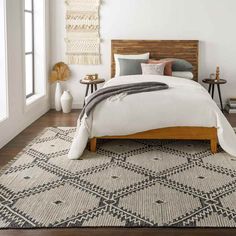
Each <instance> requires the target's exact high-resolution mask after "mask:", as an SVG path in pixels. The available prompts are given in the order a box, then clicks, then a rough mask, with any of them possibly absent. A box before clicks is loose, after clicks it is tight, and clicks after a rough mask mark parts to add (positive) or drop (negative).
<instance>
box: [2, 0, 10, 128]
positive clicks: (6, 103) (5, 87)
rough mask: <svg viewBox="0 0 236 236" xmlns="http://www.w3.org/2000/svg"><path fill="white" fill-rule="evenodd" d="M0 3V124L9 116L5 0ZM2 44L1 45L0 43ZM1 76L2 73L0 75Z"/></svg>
mask: <svg viewBox="0 0 236 236" xmlns="http://www.w3.org/2000/svg"><path fill="white" fill-rule="evenodd" d="M0 1H1V2H0V4H1V5H2V7H3V9H2V12H0V15H1V16H2V17H3V25H2V27H3V32H0V33H1V34H2V33H3V37H4V39H3V41H4V45H3V48H4V51H3V77H2V78H1V79H2V80H3V83H4V85H3V89H4V92H3V93H4V97H5V98H3V99H4V100H5V101H4V103H5V114H4V116H3V117H2V118H1V117H0V124H1V123H3V122H4V121H5V120H7V119H8V118H9V97H8V57H7V24H6V0H0ZM1 46H2V45H1ZM1 76H2V75H1ZM0 99H1V98H0Z"/></svg>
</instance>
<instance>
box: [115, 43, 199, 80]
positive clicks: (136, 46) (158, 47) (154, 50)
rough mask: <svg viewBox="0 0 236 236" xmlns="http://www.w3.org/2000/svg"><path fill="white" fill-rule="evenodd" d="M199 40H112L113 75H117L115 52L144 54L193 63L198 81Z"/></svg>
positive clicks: (155, 57) (195, 77)
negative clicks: (148, 53)
mask: <svg viewBox="0 0 236 236" xmlns="http://www.w3.org/2000/svg"><path fill="white" fill-rule="evenodd" d="M198 47H199V41H198V40H112V42H111V48H112V50H111V51H112V63H111V75H112V78H113V77H114V76H115V59H114V54H142V53H146V52H150V58H152V59H163V58H180V59H185V60H187V61H189V62H190V63H191V64H192V65H193V74H194V80H196V81H198V50H199V48H198Z"/></svg>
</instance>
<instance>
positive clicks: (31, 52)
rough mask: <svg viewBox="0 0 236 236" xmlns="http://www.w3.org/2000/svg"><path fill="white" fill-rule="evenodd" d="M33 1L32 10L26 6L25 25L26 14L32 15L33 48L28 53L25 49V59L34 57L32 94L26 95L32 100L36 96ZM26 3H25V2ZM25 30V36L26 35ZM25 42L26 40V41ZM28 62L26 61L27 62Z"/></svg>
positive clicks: (32, 0) (32, 1) (32, 2)
mask: <svg viewBox="0 0 236 236" xmlns="http://www.w3.org/2000/svg"><path fill="white" fill-rule="evenodd" d="M30 1H31V7H32V9H31V10H28V9H26V8H25V4H24V23H25V19H26V17H25V16H26V14H30V15H31V20H32V28H31V33H32V42H31V43H32V48H31V50H30V51H26V49H25V58H26V57H27V56H29V55H31V56H32V88H31V90H32V92H31V93H30V94H25V95H26V98H30V97H32V96H33V95H34V94H35V60H34V57H35V52H34V40H35V38H34V0H30ZM24 3H25V1H24ZM25 30H26V29H25V28H24V34H25ZM24 41H25V40H24ZM25 61H26V60H25ZM25 78H26V70H25Z"/></svg>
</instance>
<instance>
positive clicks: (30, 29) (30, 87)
mask: <svg viewBox="0 0 236 236" xmlns="http://www.w3.org/2000/svg"><path fill="white" fill-rule="evenodd" d="M24 12H25V84H26V98H29V97H31V96H32V95H34V93H35V83H34V77H35V73H34V72H35V69H34V0H25V10H24Z"/></svg>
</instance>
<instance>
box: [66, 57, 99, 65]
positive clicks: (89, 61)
mask: <svg viewBox="0 0 236 236" xmlns="http://www.w3.org/2000/svg"><path fill="white" fill-rule="evenodd" d="M67 63H68V64H69V65H75V64H78V65H99V64H101V56H100V55H68V56H67Z"/></svg>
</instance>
